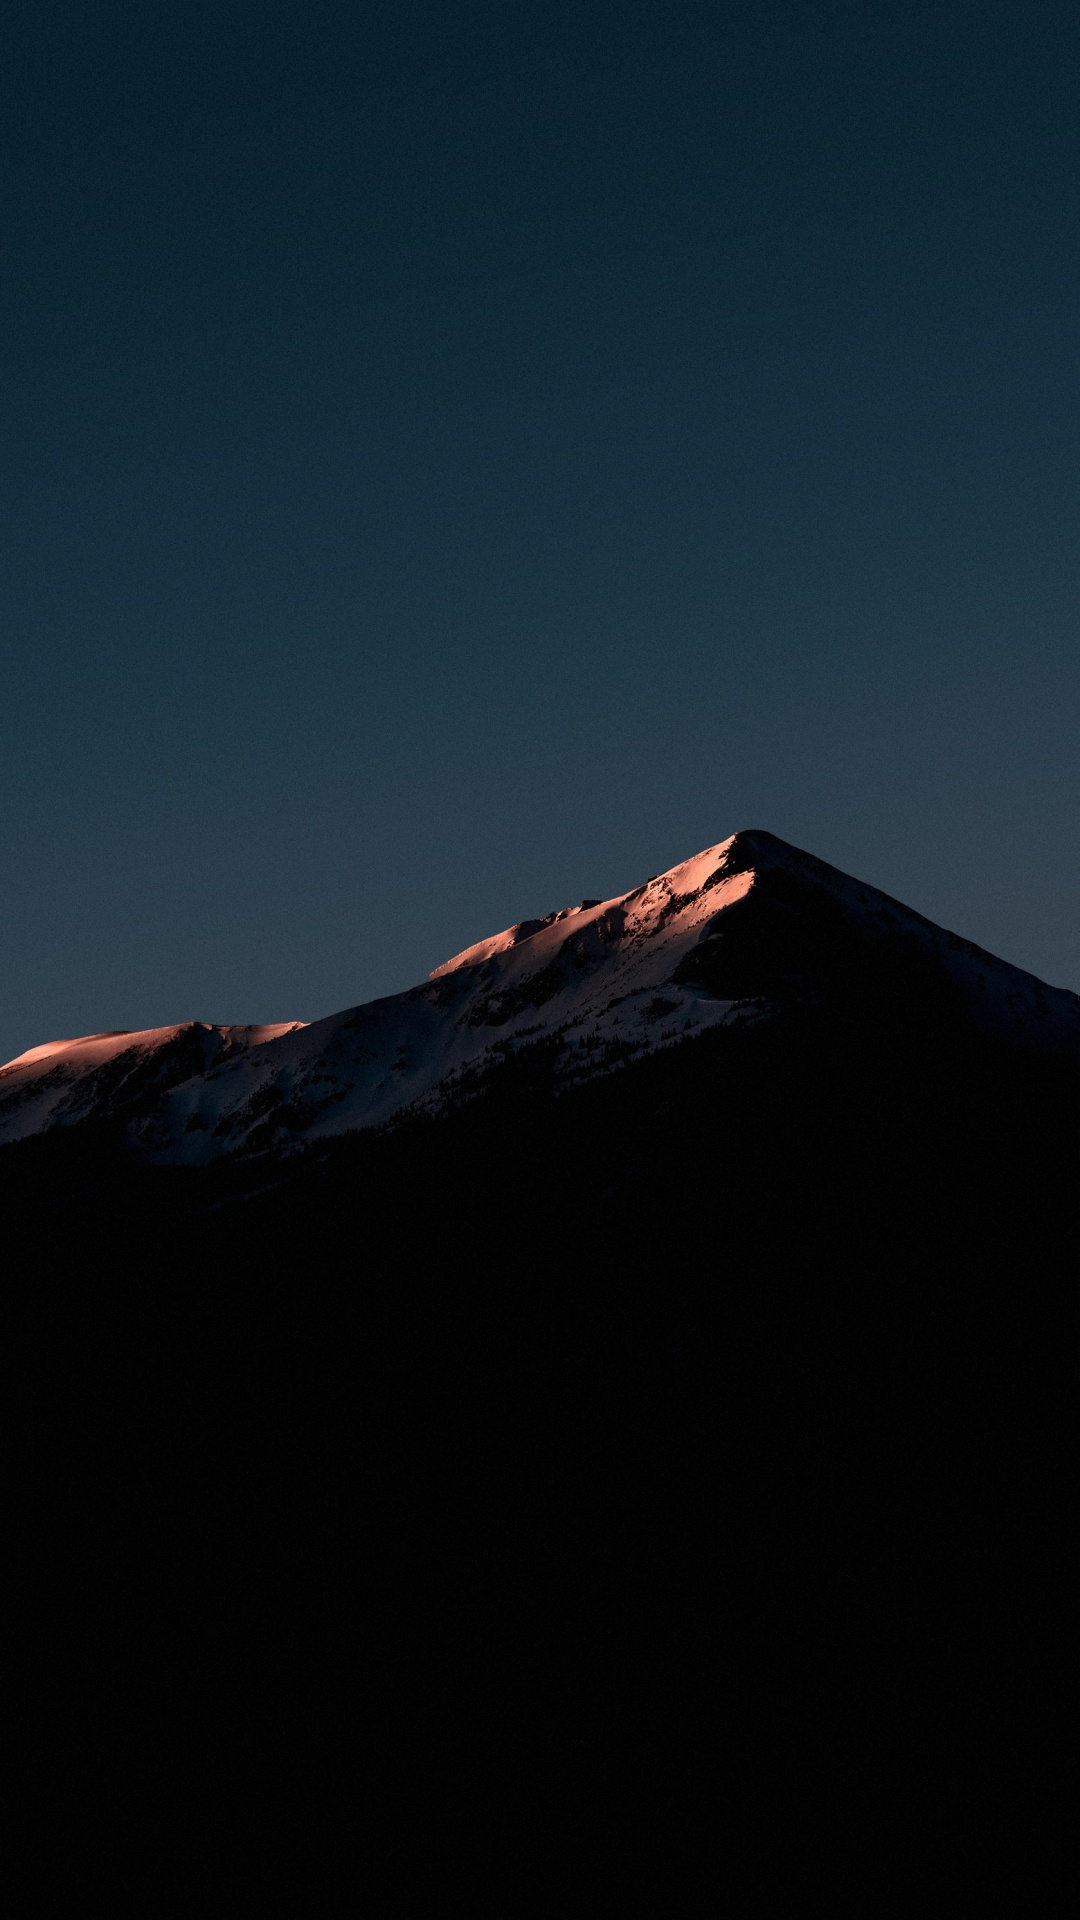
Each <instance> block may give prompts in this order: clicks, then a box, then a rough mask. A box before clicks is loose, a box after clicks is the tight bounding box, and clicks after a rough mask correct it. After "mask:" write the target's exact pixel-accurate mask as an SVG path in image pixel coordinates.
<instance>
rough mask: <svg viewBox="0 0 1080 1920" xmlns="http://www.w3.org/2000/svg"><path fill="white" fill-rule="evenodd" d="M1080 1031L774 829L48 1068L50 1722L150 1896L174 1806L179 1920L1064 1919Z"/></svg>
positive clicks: (74, 1796) (41, 1369) (14, 1332)
mask: <svg viewBox="0 0 1080 1920" xmlns="http://www.w3.org/2000/svg"><path fill="white" fill-rule="evenodd" d="M1078 1011H1080V1003H1078V1001H1077V998H1076V996H1075V995H1073V994H1070V993H1065V992H1061V991H1057V990H1054V989H1052V988H1049V987H1046V986H1044V985H1043V984H1042V983H1041V982H1039V981H1037V980H1035V979H1033V978H1032V977H1031V976H1030V975H1028V974H1025V973H1023V972H1021V971H1019V970H1018V969H1016V968H1014V967H1010V966H1007V965H1006V964H1005V963H1004V962H1002V961H1000V960H997V959H994V958H993V957H992V956H990V955H988V954H985V953H983V952H981V951H980V950H979V949H978V948H976V947H974V946H972V945H971V944H970V943H968V942H965V941H963V940H961V939H959V938H958V937H956V936H955V935H952V934H949V933H946V932H943V931H942V930H941V929H940V928H937V927H935V926H933V925H932V924H931V923H929V922H928V921H926V920H925V919H922V918H921V917H920V916H919V915H917V914H915V913H912V912H910V911H909V910H908V909H907V908H905V907H903V906H900V905H899V904H898V903H897V902H895V901H892V900H890V899H888V898H887V897H886V896H885V895H883V894H881V893H879V892H877V891H875V890H874V889H873V888H871V887H868V886H865V885H862V884H861V883H859V882H857V881H854V880H851V879H849V878H847V877H846V876H844V875H842V874H840V873H838V872H836V870H835V869H833V868H830V867H828V866H825V865H823V864H822V863H821V862H819V861H817V860H814V859H812V858H811V857H810V856H809V855H806V854H803V853H800V852H799V851H798V850H796V849H795V848H792V847H788V846H786V845H785V844H784V843H783V842H781V841H778V840H775V839H773V838H771V837H770V836H768V835H766V834H764V833H756V832H754V833H742V834H737V835H735V836H734V837H733V838H732V839H730V840H727V841H724V842H721V843H720V844H719V845H718V846H715V847H712V848H710V849H708V850H707V851H706V852H705V853H704V854H701V855H699V856H697V857H696V858H695V859H693V860H691V861H688V862H685V863H683V864H682V865H681V866H679V867H675V868H673V869H672V870H671V871H670V872H669V873H667V874H663V875H661V876H659V877H657V878H655V879H653V880H651V881H648V882H646V883H645V884H644V885H643V886H642V887H639V888H635V889H634V890H633V891H632V892H631V893H629V894H626V895H623V896H621V897H619V898H617V899H613V900H609V901H604V902H594V901H585V902H582V903H581V904H580V905H579V906H577V907H574V908H571V909H568V910H565V911H563V912H562V913H559V914H552V915H548V916H546V917H545V918H543V919H539V920H533V921H525V922H523V923H521V924H520V925H518V926H516V927H513V928H510V929H508V930H507V931H506V932H505V933H502V934H499V935H496V936H495V937H494V938H492V939H489V940H486V941H482V942H480V943H479V944H478V945H477V946H475V947H472V948H470V949H468V950H467V951H466V952H465V953H463V954H460V955H458V956H457V957H456V958H455V959H453V960H451V961H449V962H448V963H447V964H446V965H445V966H443V967H440V968H437V969H436V971H435V973H434V974H433V975H432V977H431V978H430V979H429V980H428V981H427V982H425V983H424V984H422V985H420V986H417V987H416V988H414V989H413V990H412V991H411V992H409V993H405V994H400V995H396V996H393V997H391V998H389V999H385V1000H381V1001H376V1002H374V1003H372V1004H370V1005H367V1006H362V1007H357V1008H354V1009H352V1010H351V1011H349V1012H346V1013H342V1014H337V1015H334V1016H332V1017H330V1018H328V1019H325V1020H321V1021H317V1022H314V1023H313V1024H311V1025H309V1026H302V1025H300V1024H299V1023H296V1024H294V1025H292V1026H284V1027H270V1028H267V1027H262V1028H247V1027H240V1028H236V1027H233V1028H226V1027H220V1028H215V1027H210V1026H202V1025H199V1024H197V1023H193V1024H190V1025H188V1026H184V1027H170V1028H165V1029H160V1030H157V1031H155V1032H152V1033H142V1034H126V1035H116V1034H112V1035H100V1036H94V1037H91V1038H90V1039H89V1040H85V1041H77V1042H60V1043H57V1044H56V1045H55V1046H54V1047H51V1048H42V1049H36V1050H35V1051H34V1052H33V1053H32V1054H30V1055H24V1056H23V1057H22V1059H21V1061H16V1062H13V1063H11V1065H10V1066H9V1067H8V1068H7V1069H5V1071H4V1074H3V1077H2V1078H0V1115H2V1116H3V1124H4V1128H5V1138H6V1140H7V1144H6V1145H4V1146H2V1147H0V1199H2V1206H3V1248H4V1255H5V1263H4V1271H5V1287H4V1293H3V1300H4V1307H5V1314H6V1319H5V1332H6V1334H7V1347H8V1352H9V1354H11V1355H12V1356H13V1359H14V1364H13V1366H12V1367H11V1369H10V1371H11V1373H12V1374H13V1375H14V1376H15V1379H16V1382H17V1386H18V1388H19V1394H18V1411H17V1413H16V1417H15V1419H14V1420H13V1422H12V1430H13V1441H12V1445H11V1449H10V1450H11V1453H12V1457H13V1459H14V1460H15V1461H16V1462H17V1463H18V1474H17V1477H18V1478H19V1480H20V1481H21V1483H22V1484H23V1485H24V1486H25V1489H26V1496H27V1497H26V1500H25V1507H26V1519H25V1525H24V1528H23V1532H22V1534H21V1535H20V1536H19V1538H17V1539H16V1538H14V1537H13V1535H12V1530H11V1528H10V1527H9V1532H8V1549H9V1556H8V1557H9V1559H10V1561H11V1563H12V1565H13V1566H14V1567H16V1568H17V1569H18V1578H17V1580H16V1581H15V1582H14V1587H15V1589H16V1590H17V1591H18V1592H19V1593H20V1594H22V1595H23V1596H24V1597H25V1600H26V1603H27V1611H28V1613H29V1614H30V1616H31V1620H32V1628H33V1631H32V1632H30V1633H28V1634H27V1635H26V1636H25V1637H23V1636H19V1637H17V1638H16V1637H14V1636H13V1644H16V1645H17V1646H18V1648H19V1653H20V1661H21V1664H22V1666H23V1667H24V1669H25V1670H26V1671H28V1672H29V1673H30V1674H32V1676H33V1690H32V1705H31V1712H30V1715H29V1717H28V1721H27V1725H26V1728H25V1732H24V1733H23V1734H22V1735H17V1736H16V1737H17V1741H18V1746H19V1752H20V1755H21V1756H22V1758H21V1765H22V1767H23V1769H24V1770H27V1769H34V1768H38V1769H39V1770H43V1771H45V1772H46V1773H47V1775H48V1779H49V1787H50V1795H49V1799H48V1804H49V1805H50V1806H54V1805H66V1806H71V1807H73V1808H76V1809H77V1810H78V1813H79V1818H80V1819H81V1820H82V1821H83V1822H84V1823H85V1826H86V1830H87V1832H88V1834H89V1835H90V1836H91V1844H93V1843H94V1842H95V1841H96V1839H97V1836H98V1835H99V1834H100V1833H102V1832H106V1833H111V1832H113V1831H117V1832H118V1833H119V1835H120V1837H119V1839H118V1840H117V1843H116V1849H115V1854H114V1856H113V1857H112V1858H111V1859H110V1863H109V1877H108V1881H107V1885H108V1889H109V1897H110V1899H112V1902H113V1904H115V1898H113V1896H114V1894H115V1891H116V1889H117V1888H120V1889H121V1894H120V1898H121V1904H123V1890H124V1889H126V1887H127V1886H128V1885H129V1884H131V1883H132V1882H131V1875H132V1873H133V1872H137V1866H138V1858H139V1850H140V1848H141V1846H142V1845H143V1836H144V1835H145V1834H146V1833H147V1832H149V1831H151V1830H152V1828H153V1825H154V1822H155V1819H159V1818H160V1817H161V1812H162V1809H165V1811H166V1814H167V1817H168V1818H169V1820H170V1821H171V1822H172V1826H171V1831H172V1832H173V1833H175V1832H176V1821H177V1818H178V1817H180V1818H181V1819H182V1823H183V1834H184V1839H183V1841H182V1842H181V1844H180V1845H179V1846H177V1847H175V1848H173V1849H172V1850H171V1851H170V1854H169V1866H168V1876H169V1880H168V1885H167V1886H166V1887H165V1892H164V1896H163V1897H164V1898H165V1901H166V1904H168V1902H169V1900H170V1899H172V1901H173V1904H174V1905H176V1904H177V1903H179V1904H178V1910H181V1909H182V1910H183V1911H185V1912H186V1911H187V1910H188V1908H189V1907H191V1908H192V1909H194V1908H195V1907H197V1906H198V1905H199V1899H200V1898H202V1896H201V1894H200V1895H199V1896H198V1897H192V1898H187V1896H186V1882H185V1880H184V1877H183V1876H184V1874H185V1872H186V1871H187V1870H188V1864H189V1862H192V1861H194V1862H195V1864H196V1866H197V1865H198V1862H199V1861H200V1860H201V1859H202V1858H203V1857H204V1856H205V1858H207V1859H209V1858H212V1857H216V1856H215V1845H216V1846H217V1847H220V1846H221V1844H222V1841H223V1837H224V1843H225V1844H226V1845H227V1846H231V1847H232V1848H233V1851H234V1854H235V1856H236V1857H237V1858H241V1856H243V1859H244V1862H246V1860H248V1859H250V1860H254V1861H256V1862H257V1863H258V1864H259V1866H260V1870H262V1869H266V1868H267V1867H269V1870H270V1871H272V1872H273V1873H274V1874H275V1876H277V1877H278V1879H279V1880H283V1879H286V1878H288V1877H289V1875H290V1872H291V1873H292V1874H293V1875H294V1876H295V1874H296V1873H297V1872H299V1875H300V1879H301V1884H302V1885H303V1886H304V1888H305V1894H304V1898H305V1900H306V1903H307V1905H311V1904H312V1889H314V1890H315V1891H314V1904H315V1905H316V1906H317V1907H320V1908H321V1907H326V1906H329V1907H331V1908H333V1909H334V1910H336V1908H337V1907H338V1906H341V1907H345V1906H347V1907H348V1909H349V1910H350V1911H351V1910H353V1908H356V1909H358V1910H361V1911H364V1912H369V1911H370V1912H373V1913H378V1914H384V1913H385V1914H387V1915H392V1916H398V1915H401V1916H402V1920H410V1917H411V1916H413V1915H426V1914H429V1913H433V1912H434V1913H438V1912H440V1911H441V1910H442V1909H443V1908H444V1907H445V1906H446V1905H447V1893H448V1889H450V1890H451V1897H453V1896H454V1895H456V1894H457V1893H458V1892H459V1890H460V1893H461V1896H462V1897H461V1898H460V1899H459V1901H458V1904H464V1905H465V1906H466V1908H467V1909H468V1911H469V1912H477V1913H481V1914H487V1913H493V1914H502V1913H512V1914H518V1913H521V1914H523V1915H526V1916H528V1917H529V1920H532V1917H533V1916H535V1920H548V1916H550V1915H552V1914H563V1913H567V1914H577V1913H585V1914H593V1913H605V1912H607V1911H608V1910H609V1909H611V1908H612V1907H615V1908H617V1909H618V1910H619V1911H622V1910H623V1909H625V1910H626V1911H628V1912H630V1913H637V1912H648V1913H652V1912H656V1913H664V1914H666V1913H669V1912H671V1911H679V1912H682V1911H686V1912H688V1913H695V1914H696V1913H698V1912H712V1911H714V1910H715V1909H716V1908H717V1907H718V1906H719V1907H725V1908H726V1907H728V1906H733V1907H734V1908H735V1910H736V1911H738V1912H740V1913H741V1912H743V1911H745V1912H746V1913H748V1914H754V1915H756V1914H763V1915H771V1914H774V1913H786V1912H788V1911H794V1912H796V1913H802V1912H807V1913H811V1914H817V1913H819V1912H820V1913H829V1914H831V1913H834V1912H835V1913H845V1914H846V1913H848V1912H852V1913H863V1912H870V1913H873V1914H878V1913H883V1914H886V1915H889V1916H893V1915H895V1916H897V1920H900V1916H907V1915H909V1914H912V1913H921V1912H923V1911H924V1910H926V1909H928V1908H932V1907H933V1906H934V1905H935V1904H936V1905H939V1906H940V1905H941V1904H942V1902H943V1901H944V1902H945V1904H946V1905H947V1906H948V1907H949V1909H950V1910H952V1909H955V1910H956V1911H958V1912H967V1911H968V1910H969V1909H972V1910H974V1909H975V1908H978V1909H979V1910H981V1908H982V1907H983V1906H984V1905H993V1904H998V1905H1002V1904H1005V1905H1006V1906H1008V1907H1010V1908H1011V1907H1015V1908H1017V1909H1018V1910H1027V1908H1028V1907H1029V1906H1031V1904H1032V1888H1033V1887H1034V1888H1035V1890H1036V1904H1041V1906H1042V1907H1044V1908H1046V1909H1047V1910H1048V1911H1054V1910H1056V1907H1055V1902H1057V1903H1058V1904H1060V1899H1059V1889H1060V1885H1061V1884H1062V1880H1063V1873H1064V1872H1065V1871H1067V1867H1066V1863H1065V1862H1064V1861H1062V1860H1061V1859H1060V1858H1058V1857H1057V1856H1056V1854H1055V1850H1054V1849H1055V1837H1056V1833H1057V1832H1058V1831H1060V1832H1065V1831H1067V1830H1068V1827H1067V1819H1066V1817H1065V1809H1064V1805H1063V1802H1062V1798H1061V1796H1062V1794H1063V1791H1064V1790H1063V1787H1062V1785H1061V1781H1060V1779H1059V1778H1058V1775H1057V1772H1056V1769H1055V1770H1052V1769H1051V1768H1050V1767H1049V1766H1048V1762H1047V1755H1052V1754H1055V1753H1056V1751H1057V1748H1058V1745H1059V1744H1060V1733H1061V1726H1060V1720H1061V1712H1062V1708H1061V1700H1062V1693H1063V1685H1062V1675H1063V1673H1064V1671H1065V1670H1066V1663H1067V1661H1068V1660H1069V1658H1070V1648H1071V1641H1072V1638H1073V1622H1072V1614H1073V1611H1074V1608H1073V1606H1072V1604H1071V1591H1070V1590H1071V1565H1070V1562H1071V1559H1072V1555H1073V1552H1074V1545H1073V1539H1072V1534H1071V1531H1070V1527H1069V1524H1068V1519H1067V1516H1068V1515H1069V1514H1070V1513H1071V1511H1072V1510H1073V1506H1074V1491H1073V1488H1072V1486H1071V1476H1072V1458H1073V1453H1074V1447H1075V1415H1074V1407H1075V1384H1074V1379H1073V1371H1074V1359H1073V1356H1074V1354H1075V1272H1076V1261H1077V1245H1076V1239H1077V1235H1076V1206H1075V1189H1076V1167H1075V1141H1076V1138H1077V1117H1078V1107H1080V1101H1078V1080H1080V1076H1078V1073H1077V1042H1076V1035H1077V1019H1078ZM387 1123H389V1124H387ZM28 1647H34V1648H36V1649H37V1650H36V1651H34V1652H33V1653H32V1654H31V1653H27V1651H26V1649H27V1648H28ZM87 1756H90V1757H91V1759H92V1764H90V1765H88V1764H87ZM57 1771H59V1773H60V1779H59V1782H57V1781H56V1779H55V1778H54V1777H53V1776H54V1775H55V1774H56V1773H57ZM118 1780H119V1781H120V1782H121V1783H122V1785H121V1788H120V1789H119V1790H118V1789H117V1786H116V1782H117V1781H118ZM1033 1789H1034V1793H1035V1795H1036V1796H1037V1797H1038V1799H1039V1801H1040V1804H1042V1805H1045V1806H1046V1807H1047V1808H1049V1809H1051V1812H1050V1813H1049V1815H1048V1817H1047V1822H1046V1830H1045V1831H1044V1834H1043V1836H1042V1837H1041V1843H1040V1846H1039V1848H1038V1850H1037V1855H1036V1856H1034V1857H1033V1856H1029V1855H1025V1854H1024V1853H1022V1852H1019V1853H1018V1852H1017V1850H1016V1840H1015V1835H1016V1810H1017V1808H1018V1807H1019V1806H1021V1805H1023V1804H1024V1803H1025V1801H1030V1799H1031V1798H1032V1797H1033ZM1055 1795H1057V1796H1058V1797H1057V1799H1055ZM118 1806H119V1807H120V1808H121V1809H122V1817H120V1818H119V1819H118V1815H117V1807H118ZM190 1835H196V1836H198V1846H196V1847H194V1848H192V1847H191V1846H190V1845H189V1844H188V1836H190ZM343 1835H344V1836H345V1837H346V1843H345V1844H344V1845H343V1841H342V1836H343ZM343 1853H344V1854H347V1855H348V1860H349V1861H350V1862H352V1861H355V1862H356V1866H355V1884H351V1885H350V1886H349V1887H348V1888H347V1890H346V1897H345V1899H344V1900H342V1899H339V1898H338V1897H337V1893H338V1890H337V1887H336V1886H335V1887H333V1888H331V1887H330V1886H329V1884H328V1883H327V1881H326V1880H325V1879H324V1877H323V1874H324V1862H325V1861H326V1860H327V1859H330V1858H340V1857H341V1855H342V1854H343ZM53 1858H54V1853H53V1849H52V1843H51V1839H50V1838H49V1836H46V1841H45V1843H44V1844H43V1845H42V1847H41V1849H40V1853H39V1856H38V1862H37V1867H36V1871H39V1873H45V1872H47V1871H48V1868H49V1864H50V1862H52V1861H53ZM349 1871H353V1869H352V1868H351V1867H350V1869H349ZM374 1876H379V1877H378V1878H377V1880H376V1882H375V1884H374V1885H373V1877H374ZM233 1883H235V1885H236V1886H237V1887H238V1888H240V1902H241V1904H243V1899H244V1889H245V1888H246V1887H247V1886H248V1884H249V1882H248V1877H247V1865H246V1863H245V1864H242V1865H241V1866H240V1867H238V1869H237V1871H236V1873H235V1875H234V1876H233V1878H232V1879H231V1880H230V1882H229V1884H233ZM84 1885H85V1881H84V1879H83V1878H82V1877H78V1889H79V1891H78V1892H77V1894H76V1898H78V1897H80V1896H81V1892H82V1889H83V1888H84ZM161 1885H164V1883H160V1884H159V1883H155V1886H156V1888H157V1891H155V1893H154V1895H153V1898H154V1899H156V1900H157V1904H158V1905H160V1904H161V1898H160V1897H159V1894H160V1889H161ZM673 1885H676V1886H677V1887H678V1892H677V1893H675V1894H673V1891H672V1888H673ZM684 1887H685V1889H686V1891H685V1893H684V1891H683V1889H684ZM64 1893H65V1895H67V1897H66V1898H61V1899H60V1900H59V1901H58V1902H56V1903H54V1904H57V1905H58V1906H59V1908H61V1909H62V1910H66V1909H67V1907H69V1906H71V1904H72V1900H71V1897H70V1891H69V1888H68V1887H65V1889H64ZM174 1896H175V1897H174ZM143 1904H145V1902H144V1903H143ZM202 1904H203V1905H205V1904H206V1902H205V1899H204V1898H203V1899H202Z"/></svg>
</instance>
